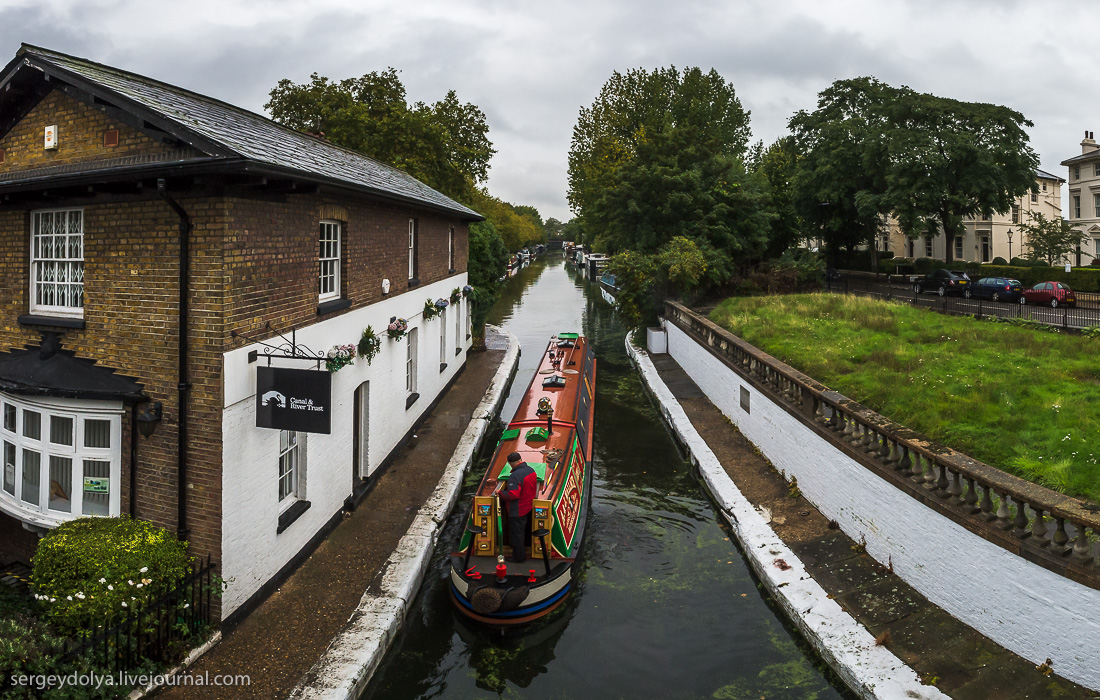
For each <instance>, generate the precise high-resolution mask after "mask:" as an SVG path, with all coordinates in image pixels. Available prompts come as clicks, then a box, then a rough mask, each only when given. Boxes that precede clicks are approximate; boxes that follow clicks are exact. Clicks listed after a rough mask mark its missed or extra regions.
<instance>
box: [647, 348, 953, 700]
mask: <svg viewBox="0 0 1100 700" xmlns="http://www.w3.org/2000/svg"><path fill="white" fill-rule="evenodd" d="M626 351H627V354H628V355H629V356H630V359H631V361H633V362H634V365H635V366H636V367H637V368H638V371H639V373H640V374H641V376H642V381H643V382H644V383H645V385H646V386H647V388H648V389H649V390H650V392H651V393H652V394H653V396H654V397H655V398H656V400H657V403H658V405H659V407H660V410H661V414H662V415H663V416H664V418H665V421H666V422H667V423H668V425H669V426H670V427H671V428H672V430H673V432H674V433H675V434H676V436H677V438H678V439H679V440H680V442H681V443H682V444H683V445H684V447H685V449H686V450H687V451H688V453H689V454H690V456H691V460H692V462H694V463H695V464H696V465H697V466H698V468H699V474H700V475H701V476H702V478H703V482H704V483H705V484H706V486H707V490H708V491H710V493H711V495H712V496H713V497H714V499H715V500H716V501H717V502H718V505H719V507H720V509H721V512H722V516H723V517H724V518H725V519H726V520H727V521H728V522H729V524H730V526H731V527H732V529H733V532H734V534H735V535H736V537H737V539H738V541H739V542H740V543H741V547H742V549H743V550H744V552H745V554H746V558H747V559H748V560H749V563H750V564H751V566H752V568H753V571H755V572H756V575H757V577H758V578H759V579H760V581H761V582H763V584H764V586H765V587H766V588H767V590H768V594H769V595H771V597H772V598H773V599H774V600H775V601H776V603H778V604H779V607H780V608H782V610H783V612H784V613H785V614H786V615H787V617H788V618H789V619H790V620H791V622H792V623H794V624H795V625H796V626H797V627H798V629H799V631H800V632H801V633H802V635H803V637H805V639H806V640H807V641H808V642H809V643H810V644H811V645H813V647H814V649H816V650H817V652H818V653H819V654H821V656H822V658H824V659H825V661H826V662H827V663H828V664H829V666H830V667H832V669H833V670H834V671H835V672H836V673H837V675H839V676H840V678H841V679H842V680H843V681H844V683H845V684H846V685H847V686H848V687H849V688H850V689H851V690H852V691H853V692H855V693H856V694H857V695H858V696H859V697H861V698H864V699H865V700H888V699H889V700H892V699H893V698H899V699H900V698H914V699H925V700H938V699H942V698H947V697H948V696H947V695H944V694H943V693H942V692H940V691H939V690H938V689H937V688H936V687H935V686H928V685H924V684H923V683H921V682H920V678H919V677H918V676H917V673H916V672H915V671H914V670H913V669H911V668H909V667H908V666H906V665H905V663H904V662H902V661H901V659H899V658H898V657H897V656H895V655H894V654H893V653H892V652H891V651H889V650H888V649H887V648H886V647H883V646H879V645H877V644H875V639H874V637H873V636H872V635H871V633H870V632H868V631H867V629H866V628H865V627H863V625H861V624H860V623H859V622H857V621H856V620H855V619H854V618H852V616H851V615H849V614H848V613H846V612H844V610H843V609H841V607H840V605H839V604H838V603H837V602H836V601H835V600H832V599H830V598H829V597H828V594H827V593H826V592H825V590H824V589H823V588H822V587H821V586H820V584H818V583H817V582H816V581H814V580H813V578H811V577H810V575H809V574H808V573H807V572H806V568H805V566H804V565H803V564H802V561H801V560H800V559H799V558H798V557H797V556H796V555H795V553H794V552H793V551H792V550H791V549H790V548H789V547H788V546H787V545H786V544H785V543H784V542H783V540H781V539H780V538H779V536H778V535H776V534H775V531H774V530H772V528H771V527H770V526H769V525H768V523H767V521H766V520H765V519H764V517H763V516H762V515H761V514H760V513H759V512H758V511H757V510H756V508H754V507H753V505H752V504H751V503H749V501H748V499H746V498H745V496H744V495H743V494H742V493H741V491H740V490H738V488H737V486H736V485H735V484H734V483H733V481H732V480H731V479H730V478H729V475H727V474H726V471H725V469H723V468H722V465H721V463H720V462H719V461H718V458H717V457H715V456H714V453H713V452H711V450H710V448H709V447H708V446H707V444H706V442H705V441H704V440H703V438H702V437H701V436H700V435H699V433H698V432H696V430H695V427H694V426H693V425H692V424H691V421H690V420H689V419H688V417H687V414H686V413H685V412H684V409H683V408H682V407H681V406H680V403H679V402H678V401H677V400H676V398H675V397H674V396H673V395H672V392H671V391H669V389H668V387H666V386H665V383H664V381H662V380H661V378H660V376H658V374H657V370H656V368H654V366H653V363H652V362H651V361H650V359H649V355H648V354H647V353H646V352H644V351H638V350H637V349H636V348H634V347H633V345H632V344H631V342H630V338H629V336H628V337H627V340H626ZM778 560H782V561H783V562H784V563H785V564H786V566H787V568H786V569H781V568H780V567H779V566H778V565H777V564H776V562H777V561H778Z"/></svg>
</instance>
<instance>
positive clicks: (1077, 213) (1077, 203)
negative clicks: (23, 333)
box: [1073, 195, 1081, 219]
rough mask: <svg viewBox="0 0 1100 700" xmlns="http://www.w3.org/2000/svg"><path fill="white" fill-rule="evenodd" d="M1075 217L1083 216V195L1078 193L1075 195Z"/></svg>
mask: <svg viewBox="0 0 1100 700" xmlns="http://www.w3.org/2000/svg"><path fill="white" fill-rule="evenodd" d="M1073 218H1075V219H1080V218H1081V196H1080V195H1076V196H1074V197H1073Z"/></svg>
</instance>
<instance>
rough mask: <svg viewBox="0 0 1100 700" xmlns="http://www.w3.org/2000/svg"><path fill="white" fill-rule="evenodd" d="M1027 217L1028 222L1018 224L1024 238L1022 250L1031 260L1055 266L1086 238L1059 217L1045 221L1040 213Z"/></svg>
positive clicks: (1031, 213)
mask: <svg viewBox="0 0 1100 700" xmlns="http://www.w3.org/2000/svg"><path fill="white" fill-rule="evenodd" d="M1027 215H1028V218H1029V219H1030V221H1029V222H1028V223H1026V224H1020V230H1021V231H1023V232H1024V235H1025V237H1026V240H1025V241H1024V250H1026V251H1027V253H1028V255H1029V256H1030V257H1031V258H1032V259H1033V260H1045V261H1046V263H1047V264H1048V265H1051V266H1054V265H1057V264H1058V263H1059V262H1060V261H1062V260H1064V259H1065V258H1066V257H1068V256H1069V255H1070V254H1071V253H1074V252H1075V251H1076V250H1077V246H1079V245H1081V241H1083V240H1085V239H1086V238H1088V236H1086V235H1085V234H1084V233H1083V232H1082V231H1080V230H1078V229H1075V228H1074V227H1073V226H1072V225H1071V224H1070V223H1069V222H1068V221H1066V220H1065V219H1063V218H1061V217H1058V218H1055V219H1047V218H1046V217H1045V216H1043V214H1042V212H1030V211H1029V212H1028V213H1027Z"/></svg>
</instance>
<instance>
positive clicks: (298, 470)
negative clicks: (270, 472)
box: [279, 430, 304, 504]
mask: <svg viewBox="0 0 1100 700" xmlns="http://www.w3.org/2000/svg"><path fill="white" fill-rule="evenodd" d="M301 437H302V433H299V432H296V431H294V430H280V431H279V503H280V504H283V503H284V502H286V503H287V504H289V502H290V501H294V500H297V498H298V493H299V488H298V485H299V482H300V480H301V476H302V451H303V449H304V447H303V445H302V442H303V441H302V439H301Z"/></svg>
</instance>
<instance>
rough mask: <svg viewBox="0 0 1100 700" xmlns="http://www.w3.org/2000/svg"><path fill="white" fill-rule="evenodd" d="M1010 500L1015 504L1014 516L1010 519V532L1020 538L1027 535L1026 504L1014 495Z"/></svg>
mask: <svg viewBox="0 0 1100 700" xmlns="http://www.w3.org/2000/svg"><path fill="white" fill-rule="evenodd" d="M1012 502H1013V503H1014V504H1016V517H1015V518H1013V519H1012V534H1013V535H1016V536H1017V537H1020V538H1024V537H1027V536H1028V531H1027V520H1028V518H1027V505H1026V504H1025V503H1024V502H1023V501H1021V500H1019V499H1017V497H1016V496H1013V497H1012Z"/></svg>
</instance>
